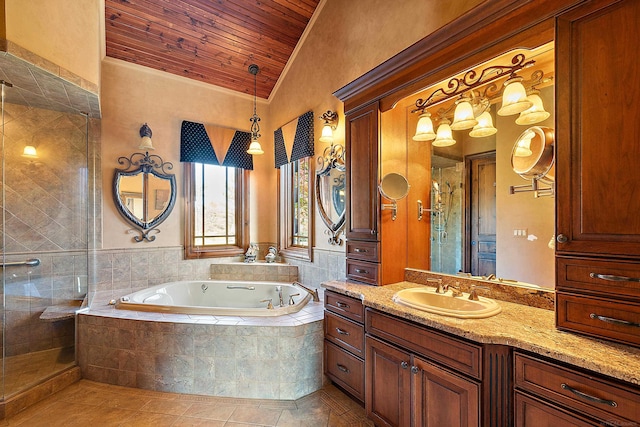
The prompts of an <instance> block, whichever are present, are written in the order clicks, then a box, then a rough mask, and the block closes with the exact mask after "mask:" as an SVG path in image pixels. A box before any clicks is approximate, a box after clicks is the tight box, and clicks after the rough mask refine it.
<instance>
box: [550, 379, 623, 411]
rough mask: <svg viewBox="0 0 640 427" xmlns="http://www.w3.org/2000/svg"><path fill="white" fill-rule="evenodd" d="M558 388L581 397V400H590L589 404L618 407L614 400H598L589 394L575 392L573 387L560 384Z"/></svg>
mask: <svg viewBox="0 0 640 427" xmlns="http://www.w3.org/2000/svg"><path fill="white" fill-rule="evenodd" d="M560 387H562V388H563V389H565V390H568V391H570V392H571V393H573V394H575V395H576V396H578V397H581V398H583V399H586V400H590V401H591V402H596V403H602V404H603V405H609V406H611V407H613V408H615V407H617V406H618V404H617V403H616V402H615V400H606V399H600V398H599V397H595V396H591V395H590V394H587V393H584V392H582V391H580V390H576V389H575V388H573V387H571V386H569V385H567V384H565V383H562V384H561V385H560Z"/></svg>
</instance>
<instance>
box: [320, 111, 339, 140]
mask: <svg viewBox="0 0 640 427" xmlns="http://www.w3.org/2000/svg"><path fill="white" fill-rule="evenodd" d="M319 119H320V120H323V121H324V123H323V124H322V133H321V135H320V142H331V143H333V131H334V130H336V128H337V127H338V113H336V112H335V111H331V110H327V112H326V113H323V114H322V115H321V116H320V117H319Z"/></svg>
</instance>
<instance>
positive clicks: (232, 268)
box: [210, 261, 298, 283]
mask: <svg viewBox="0 0 640 427" xmlns="http://www.w3.org/2000/svg"><path fill="white" fill-rule="evenodd" d="M210 273H211V274H210V277H211V279H212V280H248V281H252V282H254V281H264V280H266V281H274V282H289V283H292V282H294V281H296V280H298V267H297V266H295V265H290V264H284V263H275V262H274V263H267V262H264V261H256V262H251V263H245V262H229V263H224V264H218V263H216V264H211V271H210Z"/></svg>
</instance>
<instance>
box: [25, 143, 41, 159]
mask: <svg viewBox="0 0 640 427" xmlns="http://www.w3.org/2000/svg"><path fill="white" fill-rule="evenodd" d="M22 157H27V158H29V159H37V158H38V152H37V151H36V147H34V146H33V145H25V146H24V150H22Z"/></svg>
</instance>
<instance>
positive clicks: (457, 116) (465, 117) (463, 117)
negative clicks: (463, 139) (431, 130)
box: [451, 99, 478, 130]
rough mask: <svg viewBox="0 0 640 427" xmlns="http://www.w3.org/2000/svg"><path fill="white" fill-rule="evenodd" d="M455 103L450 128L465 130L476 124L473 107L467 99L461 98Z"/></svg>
mask: <svg viewBox="0 0 640 427" xmlns="http://www.w3.org/2000/svg"><path fill="white" fill-rule="evenodd" d="M456 104H457V105H456V110H455V112H454V113H453V123H451V129H453V130H467V129H471V128H472V127H474V126H475V125H477V124H478V121H477V120H476V119H475V118H474V117H473V107H472V106H471V103H470V102H469V100H468V99H461V100H459V101H458V102H456Z"/></svg>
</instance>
